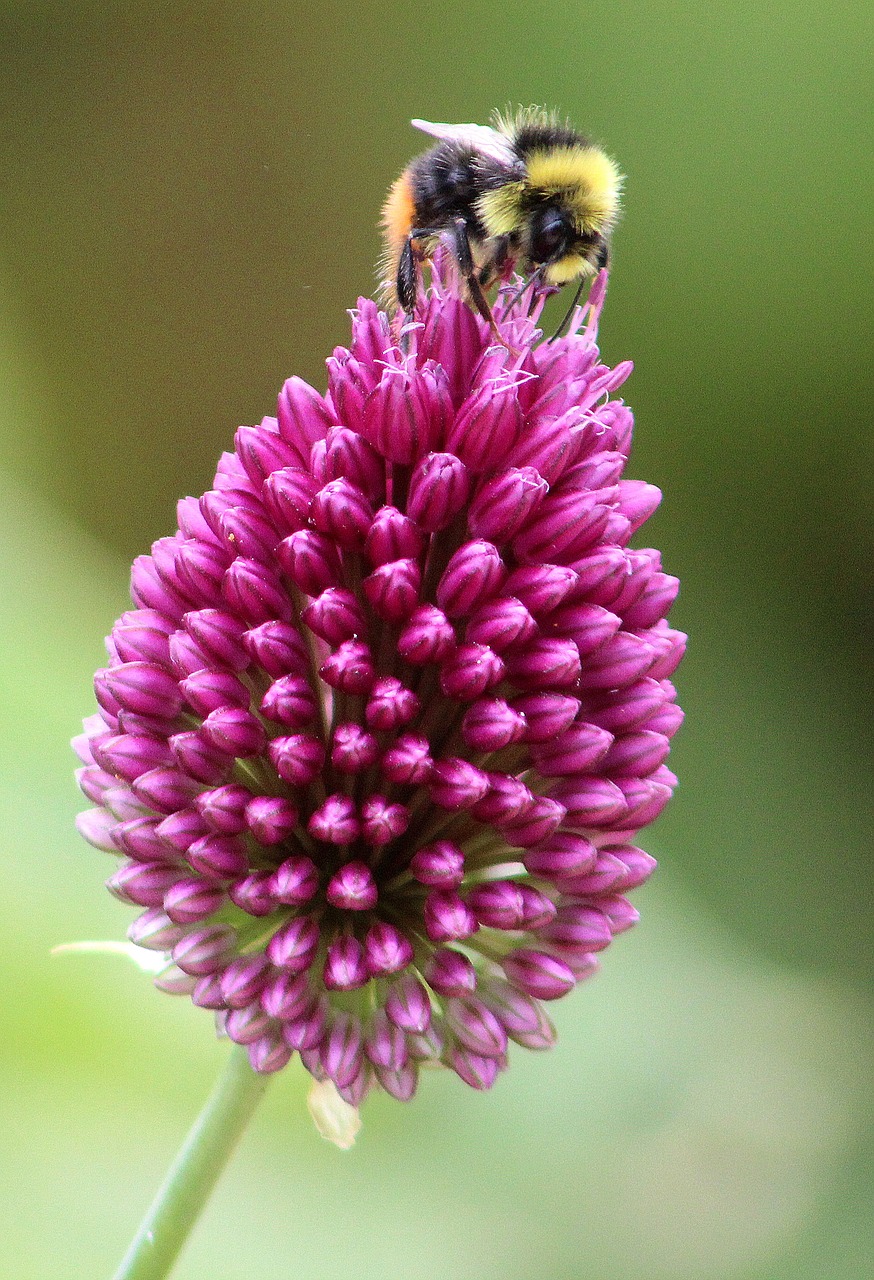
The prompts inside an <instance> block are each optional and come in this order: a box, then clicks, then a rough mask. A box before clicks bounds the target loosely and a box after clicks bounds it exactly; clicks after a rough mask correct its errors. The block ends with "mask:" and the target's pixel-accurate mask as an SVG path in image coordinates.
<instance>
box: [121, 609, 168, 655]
mask: <svg viewBox="0 0 874 1280" xmlns="http://www.w3.org/2000/svg"><path fill="white" fill-rule="evenodd" d="M173 629H174V628H173V624H172V623H171V622H169V621H168V620H167V619H166V618H163V617H162V616H161V614H160V613H156V612H155V610H154V609H129V610H128V612H127V613H123V614H122V615H121V617H120V618H119V620H118V622H116V624H115V626H114V627H113V628H112V641H113V644H114V645H115V649H116V652H117V654H118V656H119V659H120V660H121V661H122V662H137V661H142V662H157V663H159V664H161V665H164V666H166V664H167V662H168V661H169V658H170V654H169V647H168V638H169V636H170V634H171V633H172V631H173Z"/></svg>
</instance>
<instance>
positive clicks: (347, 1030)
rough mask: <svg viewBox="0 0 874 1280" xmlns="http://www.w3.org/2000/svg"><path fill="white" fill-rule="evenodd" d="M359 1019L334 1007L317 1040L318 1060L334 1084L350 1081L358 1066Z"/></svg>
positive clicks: (357, 1071)
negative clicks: (323, 1032) (319, 1042)
mask: <svg viewBox="0 0 874 1280" xmlns="http://www.w3.org/2000/svg"><path fill="white" fill-rule="evenodd" d="M362 1038H363V1037H362V1034H361V1023H360V1021H359V1019H358V1018H356V1017H355V1016H354V1014H351V1013H345V1012H344V1011H343V1010H335V1011H334V1013H333V1015H332V1016H331V1018H330V1021H329V1023H328V1027H327V1031H326V1033H325V1035H324V1036H323V1039H322V1044H321V1051H320V1057H321V1063H322V1066H323V1067H324V1069H325V1073H326V1074H327V1076H328V1077H329V1079H331V1080H333V1081H334V1084H335V1085H337V1086H338V1088H345V1087H346V1086H347V1085H348V1084H351V1082H352V1080H353V1079H354V1078H355V1076H357V1075H358V1073H359V1071H360V1070H361V1062H362Z"/></svg>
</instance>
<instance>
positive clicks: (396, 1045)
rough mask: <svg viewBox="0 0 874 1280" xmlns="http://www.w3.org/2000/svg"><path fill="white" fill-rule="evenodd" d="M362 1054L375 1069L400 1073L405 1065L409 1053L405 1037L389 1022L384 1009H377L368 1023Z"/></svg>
mask: <svg viewBox="0 0 874 1280" xmlns="http://www.w3.org/2000/svg"><path fill="white" fill-rule="evenodd" d="M364 1052H365V1053H366V1054H367V1057H368V1058H369V1059H370V1061H371V1062H372V1063H373V1065H374V1066H376V1067H385V1068H387V1069H388V1070H390V1071H402V1070H403V1068H404V1067H405V1066H406V1065H407V1061H408V1058H409V1053H408V1051H407V1040H406V1036H405V1035H404V1033H403V1031H402V1030H401V1029H400V1027H396V1026H395V1025H394V1023H393V1022H391V1021H390V1019H389V1018H388V1016H387V1015H386V1012H385V1010H384V1009H377V1010H376V1011H375V1012H374V1013H373V1014H372V1016H371V1018H370V1020H369V1022H368V1025H367V1029H366V1032H365V1036H364Z"/></svg>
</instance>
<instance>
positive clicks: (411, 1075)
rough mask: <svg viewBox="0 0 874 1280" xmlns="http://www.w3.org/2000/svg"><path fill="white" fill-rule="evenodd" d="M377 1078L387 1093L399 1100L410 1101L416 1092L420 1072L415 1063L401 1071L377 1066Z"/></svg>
mask: <svg viewBox="0 0 874 1280" xmlns="http://www.w3.org/2000/svg"><path fill="white" fill-rule="evenodd" d="M375 1071H376V1078H377V1080H378V1081H379V1083H380V1084H381V1085H382V1087H383V1089H385V1091H386V1093H388V1094H390V1095H391V1097H393V1098H396V1099H397V1100H398V1102H409V1101H410V1099H411V1098H412V1097H413V1095H414V1094H415V1092H416V1086H417V1085H418V1083H419V1073H418V1070H417V1068H416V1067H415V1065H413V1064H409V1065H408V1066H406V1067H404V1068H403V1069H402V1070H400V1071H391V1070H390V1069H388V1068H387V1067H376V1068H375Z"/></svg>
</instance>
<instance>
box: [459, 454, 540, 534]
mask: <svg viewBox="0 0 874 1280" xmlns="http://www.w3.org/2000/svg"><path fill="white" fill-rule="evenodd" d="M548 492H549V485H548V484H547V483H546V481H545V480H544V478H543V476H541V475H540V474H539V473H538V472H537V471H535V470H534V468H533V467H522V468H521V469H518V468H510V469H509V470H507V471H502V472H500V473H499V474H498V475H497V476H494V477H492V478H491V479H490V480H487V481H486V482H485V484H484V485H482V486H481V487H480V489H479V491H478V492H477V495H476V497H475V498H474V500H473V502H472V503H471V506H470V512H469V513H468V518H467V523H468V527H469V529H470V531H471V533H472V534H473V535H474V536H475V537H477V538H488V539H489V541H490V542H498V543H504V542H508V541H509V540H510V539H511V538H512V537H514V536H515V534H516V533H518V531H519V530H520V529H521V528H522V526H523V525H524V524H525V521H526V520H527V519H528V518H529V516H531V515H532V514H533V513H534V511H536V510H537V507H538V506H539V505H540V503H541V502H542V501H543V499H544V498H545V497H546V494H547V493H548Z"/></svg>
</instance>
